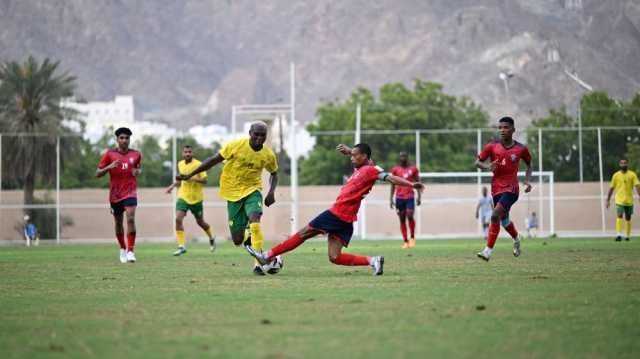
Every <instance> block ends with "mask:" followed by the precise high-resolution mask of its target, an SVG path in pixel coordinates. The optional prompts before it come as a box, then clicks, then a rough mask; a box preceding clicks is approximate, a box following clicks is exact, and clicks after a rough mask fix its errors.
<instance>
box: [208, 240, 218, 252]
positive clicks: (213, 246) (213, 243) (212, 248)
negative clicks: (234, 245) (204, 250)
mask: <svg viewBox="0 0 640 359" xmlns="http://www.w3.org/2000/svg"><path fill="white" fill-rule="evenodd" d="M209 250H210V251H211V253H213V252H214V251H215V250H216V237H213V238H211V239H209Z"/></svg>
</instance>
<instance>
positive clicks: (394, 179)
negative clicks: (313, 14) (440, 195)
mask: <svg viewBox="0 0 640 359" xmlns="http://www.w3.org/2000/svg"><path fill="white" fill-rule="evenodd" d="M384 180H385V181H387V182H389V183H391V184H394V185H396V186H403V187H411V188H414V189H417V190H418V192H422V191H424V185H423V184H422V183H420V182H409V181H407V180H406V179H404V178H402V177H398V176H394V175H388V176H386V177H385V179H384Z"/></svg>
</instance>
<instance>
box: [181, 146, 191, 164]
mask: <svg viewBox="0 0 640 359" xmlns="http://www.w3.org/2000/svg"><path fill="white" fill-rule="evenodd" d="M192 158H193V147H191V145H184V146H182V159H183V160H185V161H187V162H189V161H191V159H192Z"/></svg>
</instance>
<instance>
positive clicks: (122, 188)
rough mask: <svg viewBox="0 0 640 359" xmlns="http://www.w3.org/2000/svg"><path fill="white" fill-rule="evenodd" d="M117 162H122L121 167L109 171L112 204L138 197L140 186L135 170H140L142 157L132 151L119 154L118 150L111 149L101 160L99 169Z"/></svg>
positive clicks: (110, 200)
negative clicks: (137, 190)
mask: <svg viewBox="0 0 640 359" xmlns="http://www.w3.org/2000/svg"><path fill="white" fill-rule="evenodd" d="M116 160H120V165H119V166H117V167H115V168H112V169H110V170H109V177H110V181H109V202H111V203H116V202H120V201H122V200H123V199H127V198H130V197H136V196H137V193H136V189H137V187H138V185H137V181H136V177H135V176H134V175H133V170H134V169H135V168H140V163H141V161H142V155H141V154H140V152H138V151H136V150H132V149H129V151H127V153H124V154H122V153H120V152H118V150H117V149H110V150H108V151H107V152H105V154H104V155H103V156H102V159H100V164H98V168H105V167H106V166H108V165H109V164H110V163H111V162H114V161H116Z"/></svg>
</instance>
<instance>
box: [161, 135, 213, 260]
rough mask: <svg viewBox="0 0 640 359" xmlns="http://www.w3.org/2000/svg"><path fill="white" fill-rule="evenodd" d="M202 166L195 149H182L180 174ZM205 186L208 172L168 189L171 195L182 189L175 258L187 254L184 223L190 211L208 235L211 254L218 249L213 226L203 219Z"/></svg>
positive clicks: (177, 201) (185, 147)
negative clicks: (194, 154) (194, 151)
mask: <svg viewBox="0 0 640 359" xmlns="http://www.w3.org/2000/svg"><path fill="white" fill-rule="evenodd" d="M200 164H201V162H200V161H198V160H197V159H195V158H193V148H192V147H191V146H189V145H185V146H184V147H183V148H182V161H180V162H178V173H180V174H187V173H190V172H191V171H193V170H194V169H196V168H198V166H200ZM205 184H207V172H200V173H198V175H197V176H193V177H192V178H191V179H188V180H183V181H175V182H173V183H172V184H171V185H170V186H169V187H168V188H167V193H171V191H172V190H173V189H174V188H175V187H180V189H179V190H178V199H177V200H176V241H177V242H178V250H177V251H175V252H174V253H173V255H174V256H181V255H183V254H185V253H187V246H186V243H185V238H184V225H183V223H182V222H183V220H184V217H185V216H186V215H187V212H189V211H191V214H193V216H194V217H195V218H196V222H198V226H200V228H202V230H204V232H205V233H206V234H207V237H209V245H210V248H211V252H213V251H214V250H215V249H216V239H215V237H214V236H213V232H212V230H211V226H209V224H208V223H207V222H205V221H204V217H203V208H202V201H203V200H204V193H203V191H202V187H203V186H204V185H205Z"/></svg>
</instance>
